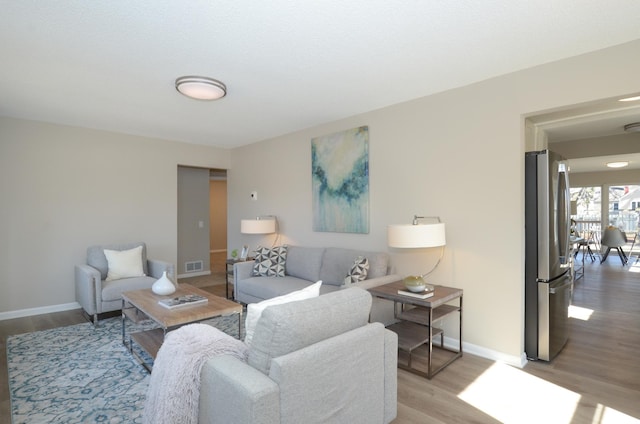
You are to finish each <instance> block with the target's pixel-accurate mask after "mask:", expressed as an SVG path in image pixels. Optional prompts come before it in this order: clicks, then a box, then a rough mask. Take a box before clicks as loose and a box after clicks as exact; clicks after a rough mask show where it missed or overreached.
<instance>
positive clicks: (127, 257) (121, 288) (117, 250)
mask: <svg viewBox="0 0 640 424" xmlns="http://www.w3.org/2000/svg"><path fill="white" fill-rule="evenodd" d="M164 271H166V272H167V277H169V279H170V280H171V281H174V282H175V268H174V266H173V264H170V263H168V262H164V261H159V260H152V259H147V246H146V244H145V243H143V242H136V243H125V244H111V245H102V246H91V247H89V248H87V263H86V264H84V265H76V267H75V284H76V301H77V302H78V303H79V304H80V306H82V309H84V311H85V312H86V313H87V314H88V315H89V316H91V317H92V318H93V322H94V324H96V323H97V322H98V315H99V314H102V313H105V312H111V311H117V310H120V309H121V308H122V292H125V291H128V290H138V289H147V288H150V287H151V286H152V285H153V283H154V282H155V281H156V280H157V279H158V278H160V277H162V273H163V272H164Z"/></svg>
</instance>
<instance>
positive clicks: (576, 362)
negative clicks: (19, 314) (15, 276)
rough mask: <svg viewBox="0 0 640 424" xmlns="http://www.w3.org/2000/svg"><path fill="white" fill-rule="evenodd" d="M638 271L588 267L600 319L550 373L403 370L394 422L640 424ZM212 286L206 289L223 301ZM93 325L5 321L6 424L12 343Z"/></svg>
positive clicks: (58, 319)
mask: <svg viewBox="0 0 640 424" xmlns="http://www.w3.org/2000/svg"><path fill="white" fill-rule="evenodd" d="M634 260H635V258H634V259H633V260H632V261H631V262H633V261H634ZM639 272H640V263H639V266H638V267H637V268H634V267H633V266H628V267H624V268H623V267H621V266H620V262H619V260H618V259H617V257H615V256H613V257H610V258H609V259H608V260H607V262H605V263H604V264H603V265H599V264H598V263H597V262H596V263H595V264H589V263H588V264H587V270H586V276H585V277H584V278H583V279H581V280H579V281H578V282H577V284H576V289H575V293H574V298H573V304H574V305H575V306H576V307H580V308H583V309H584V312H588V311H589V310H592V311H593V312H592V314H591V316H590V318H589V319H588V320H581V319H577V318H574V319H572V320H571V325H572V331H571V338H570V340H569V343H568V344H567V346H566V347H565V349H564V350H563V351H562V353H561V354H560V356H558V357H557V358H556V359H555V360H554V361H553V362H552V363H550V364H548V363H544V362H530V363H528V364H527V366H526V367H525V368H524V369H518V368H513V367H510V366H506V365H503V364H500V363H495V362H493V361H489V360H487V359H484V358H480V357H477V356H473V355H470V354H466V353H465V354H464V356H463V357H462V358H460V359H458V360H457V361H455V362H454V363H452V364H451V365H450V366H449V367H448V368H446V369H445V370H444V371H442V372H441V373H440V374H438V375H437V376H435V377H434V378H433V379H432V380H430V381H429V380H426V379H424V378H421V377H418V376H415V375H413V374H409V373H408V372H406V371H403V370H398V418H397V419H396V420H395V421H394V423H396V424H400V423H421V424H422V423H499V422H509V423H529V422H530V423H540V422H545V423H547V424H563V423H571V424H581V423H588V424H595V423H603V424H606V423H623V422H636V420H638V421H639V422H640V360H639V359H638V352H639V351H640V273H639ZM199 279H200V283H202V280H203V278H201V277H199ZM181 281H184V280H181ZM211 282H212V283H216V284H215V285H213V286H208V287H207V290H208V291H211V292H212V293H215V294H218V295H224V284H220V282H221V281H220V280H219V279H217V280H216V278H215V277H211ZM200 283H199V284H198V285H200ZM203 284H206V283H203ZM466 319H470V317H469V316H468V315H467V316H466ZM84 321H85V318H84V317H83V316H82V314H81V313H80V312H79V311H77V310H76V311H68V312H59V313H53V314H46V315H40V316H34V317H27V318H19V319H12V320H5V321H0V345H1V346H0V422H2V423H4V422H6V423H9V422H10V406H9V393H8V385H7V366H6V337H7V336H8V335H12V334H19V333H24V332H30V331H36V330H42V329H47V328H54V327H59V326H65V325H72V324H76V323H79V322H84ZM419 355H420V352H419V353H418V357H417V359H414V361H417V363H418V364H419V361H420V357H419ZM632 417H633V418H632Z"/></svg>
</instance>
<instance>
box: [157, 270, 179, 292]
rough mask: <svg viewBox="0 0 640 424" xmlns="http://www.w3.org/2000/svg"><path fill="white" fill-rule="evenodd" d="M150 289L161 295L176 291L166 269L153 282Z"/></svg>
mask: <svg viewBox="0 0 640 424" xmlns="http://www.w3.org/2000/svg"><path fill="white" fill-rule="evenodd" d="M151 291H153V292H154V293H155V294H158V295H161V296H164V295H167V294H171V293H174V292H175V291H176V286H174V285H173V283H172V282H171V280H169V277H167V271H164V272H163V273H162V277H160V278H158V280H157V281H156V282H155V283H153V286H151Z"/></svg>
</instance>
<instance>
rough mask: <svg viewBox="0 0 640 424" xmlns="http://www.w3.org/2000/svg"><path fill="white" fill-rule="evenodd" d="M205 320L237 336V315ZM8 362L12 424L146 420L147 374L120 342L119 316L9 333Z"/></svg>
mask: <svg viewBox="0 0 640 424" xmlns="http://www.w3.org/2000/svg"><path fill="white" fill-rule="evenodd" d="M206 323H208V324H211V325H214V326H215V327H217V328H219V329H220V330H222V331H224V332H226V333H227V334H230V335H232V336H234V337H237V335H238V318H237V316H235V315H234V316H229V317H220V318H215V319H213V320H209V321H207V322H206ZM153 325H154V323H153V322H151V321H145V322H142V323H140V324H136V325H135V326H134V325H131V324H130V323H128V325H127V330H128V331H129V329H130V330H131V331H140V330H143V329H150V328H153ZM138 353H139V354H144V353H143V352H141V351H139V352H138ZM149 359H150V358H149ZM7 362H8V372H9V390H10V392H11V413H12V417H13V423H14V424H21V423H29V424H33V423H140V422H142V412H143V409H144V402H145V396H146V392H147V386H148V384H149V374H148V373H147V371H146V370H145V369H144V368H143V367H142V366H141V365H139V364H138V362H136V360H135V359H134V358H133V357H132V356H131V354H130V353H129V351H128V350H127V349H126V348H125V347H124V346H123V345H122V324H121V320H120V318H110V319H106V320H103V321H100V325H99V326H98V327H97V328H95V327H94V326H93V324H91V323H88V322H87V323H84V324H78V325H72V326H69V327H62V328H56V329H53V330H46V331H38V332H34V333H27V334H20V335H17V336H11V337H9V338H8V339H7Z"/></svg>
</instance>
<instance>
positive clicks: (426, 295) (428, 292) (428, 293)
mask: <svg viewBox="0 0 640 424" xmlns="http://www.w3.org/2000/svg"><path fill="white" fill-rule="evenodd" d="M434 293H435V290H434V289H432V288H431V289H426V290H424V291H421V292H411V291H409V290H398V294H401V295H403V296H411V297H415V298H416V299H427V298H429V297H431V296H433V294H434Z"/></svg>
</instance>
